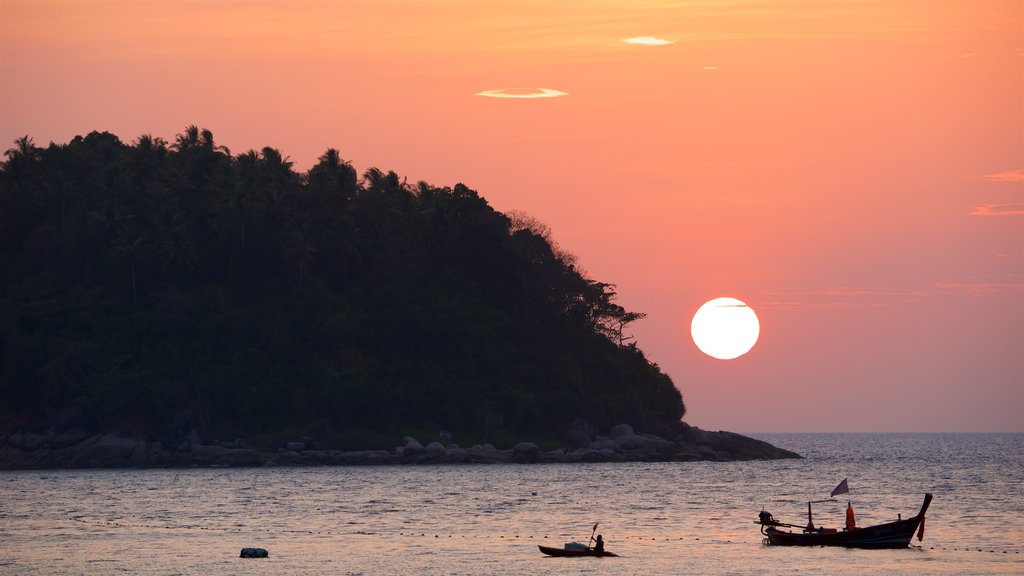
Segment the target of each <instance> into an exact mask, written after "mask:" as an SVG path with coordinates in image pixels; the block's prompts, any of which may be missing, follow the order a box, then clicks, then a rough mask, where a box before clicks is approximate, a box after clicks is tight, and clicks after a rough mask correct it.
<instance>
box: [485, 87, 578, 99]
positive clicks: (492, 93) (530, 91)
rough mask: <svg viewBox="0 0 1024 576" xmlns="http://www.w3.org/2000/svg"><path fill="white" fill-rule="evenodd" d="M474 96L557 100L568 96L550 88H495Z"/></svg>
mask: <svg viewBox="0 0 1024 576" xmlns="http://www.w3.org/2000/svg"><path fill="white" fill-rule="evenodd" d="M475 95H476V96H483V97H485V98H558V97H560V96H568V95H569V93H568V92H562V91H561V90H554V89H552V88H496V89H494V90H484V91H483V92H477V93H476V94H475Z"/></svg>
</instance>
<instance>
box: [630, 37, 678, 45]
mask: <svg viewBox="0 0 1024 576" xmlns="http://www.w3.org/2000/svg"><path fill="white" fill-rule="evenodd" d="M622 41H623V42H625V43H626V44H639V45H641V46H664V45H666V44H674V43H675V42H674V41H673V40H664V39H662V38H655V37H654V36H633V37H631V38H623V39H622Z"/></svg>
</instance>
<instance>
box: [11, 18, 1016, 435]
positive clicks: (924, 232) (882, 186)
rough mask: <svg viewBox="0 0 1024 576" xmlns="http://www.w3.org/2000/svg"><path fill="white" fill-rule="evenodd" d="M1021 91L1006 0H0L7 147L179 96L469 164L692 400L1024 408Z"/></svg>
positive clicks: (896, 423) (418, 161)
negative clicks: (594, 289) (738, 315)
mask: <svg viewBox="0 0 1024 576" xmlns="http://www.w3.org/2000/svg"><path fill="white" fill-rule="evenodd" d="M636 36H650V37H654V38H658V39H663V40H667V41H670V42H671V43H666V44H662V45H637V44H627V43H625V42H623V41H622V40H623V39H624V38H628V37H636ZM502 88H515V89H520V92H522V91H524V90H527V91H528V90H532V89H539V88H547V89H550V90H554V91H559V92H564V93H566V94H565V95H562V96H558V97H552V98H535V99H514V98H490V97H486V96H479V95H477V94H478V93H480V92H484V91H488V90H498V89H502ZM1022 103H1024V3H1022V2H1020V1H1017V0H1006V1H995V2H986V1H983V0H963V1H951V2H944V1H940V0H934V1H925V0H914V1H903V2H901V1H898V0H880V1H878V2H870V1H861V0H856V1H854V0H850V1H845V0H828V1H825V0H821V1H805V2H801V1H772V2H761V1H757V0H751V1H736V2H731V1H728V0H677V1H663V2H658V1H651V0H645V1H635V0H619V1H607V0H606V1H574V2H558V1H537V2H531V1H522V0H516V1H508V2H504V1H488V2H480V1H477V0H452V1H387V0H371V1H337V2H334V1H318V2H290V1H289V2H271V1H260V2H248V1H239V2H230V1H207V2H187V1H173V2H163V1H153V0H151V1H144V2H115V1H97V2H93V1H87V0H80V1H73V2H51V1H49V0H31V1H21V0H0V143H6V144H5V145H4V147H5V148H6V147H9V146H10V145H12V144H13V141H14V139H15V138H17V137H20V136H23V135H26V134H27V135H29V136H31V137H33V138H34V139H35V141H36V143H37V144H40V145H45V144H47V143H49V142H51V141H54V142H66V141H67V140H69V139H71V138H73V137H74V136H75V135H78V134H85V133H87V132H89V131H91V130H108V131H111V132H113V133H115V134H118V135H119V136H121V138H122V139H124V140H126V141H131V140H133V139H134V138H136V137H138V136H139V135H141V134H144V133H150V134H153V135H155V136H162V137H163V138H165V139H168V140H173V138H174V136H175V135H176V134H178V133H180V132H181V131H182V130H183V128H184V127H185V126H186V125H189V124H197V125H199V126H201V127H204V128H209V129H211V130H212V131H213V132H214V135H215V136H216V137H217V139H218V140H220V143H221V144H224V145H227V146H228V147H230V148H231V150H232V151H233V152H234V153H241V152H244V151H246V150H248V149H251V148H256V149H259V148H261V147H263V146H268V145H269V146H273V147H276V148H278V149H280V150H281V151H282V153H283V154H285V155H286V156H290V157H291V159H292V160H293V161H294V162H295V163H296V167H297V168H300V169H306V168H308V167H309V166H310V165H311V164H312V163H313V162H314V161H315V159H316V157H317V156H319V155H320V154H322V153H323V152H324V151H325V150H326V149H327V148H329V147H335V148H337V149H339V150H340V151H341V154H342V157H343V158H345V159H347V160H349V161H351V162H352V163H353V165H354V166H355V167H356V168H357V169H358V170H359V171H360V172H362V171H365V170H366V169H367V168H370V167H373V166H376V167H379V168H382V169H385V170H395V171H396V172H398V173H399V174H400V175H402V176H405V177H407V178H408V180H409V181H410V182H416V181H418V180H426V181H428V182H430V183H432V184H435V185H438V186H450V185H454V184H455V183H457V182H464V183H465V184H467V185H468V186H470V187H472V188H474V189H476V190H478V191H479V192H480V193H481V194H482V195H483V196H484V197H485V198H487V199H488V201H489V202H490V203H491V204H492V205H493V206H494V207H495V208H496V209H498V210H502V211H511V210H521V211H524V212H526V213H528V214H530V215H532V216H534V217H536V218H538V219H539V220H541V221H543V222H545V223H546V224H548V225H549V226H550V227H551V228H552V230H553V232H554V237H555V239H556V240H557V241H558V242H559V243H560V245H561V247H562V248H563V249H564V250H566V251H568V252H572V253H574V254H576V255H577V256H578V257H579V261H580V263H581V265H582V266H583V267H584V268H585V269H587V270H588V271H589V272H590V273H591V274H592V276H593V277H594V278H596V279H598V280H601V281H604V282H611V283H614V284H616V285H617V286H618V292H619V295H620V300H619V301H620V303H621V304H623V305H624V306H626V308H627V309H631V310H636V311H642V312H646V313H647V314H648V317H647V318H646V319H645V320H642V321H641V322H639V323H637V324H636V325H635V326H634V328H635V330H634V332H635V334H636V336H637V340H638V342H639V345H640V347H641V348H642V349H643V350H644V351H645V352H646V353H647V355H648V356H649V357H650V358H651V359H652V360H653V361H655V362H657V363H658V364H659V365H660V366H661V367H662V369H663V370H665V371H666V372H667V373H668V374H669V375H670V376H671V377H672V378H673V380H674V381H675V382H676V385H677V386H678V387H679V388H680V389H681V390H682V392H683V397H684V399H685V401H686V403H687V408H688V414H687V417H686V420H687V421H688V422H690V423H691V424H694V425H697V426H701V427H703V428H707V429H727V430H735V431H876V430H877V431H1024V417H1021V413H1022V409H1024V104H1022ZM715 296H733V297H736V298H740V299H742V300H744V301H746V302H747V303H749V304H750V305H751V306H753V307H754V309H755V310H756V311H757V313H758V315H759V317H760V320H761V339H760V341H759V342H758V344H757V346H755V348H754V349H753V350H752V351H751V352H750V353H749V354H747V355H746V356H743V357H741V358H739V359H737V360H732V361H720V360H714V359H712V358H709V357H706V356H704V355H703V354H701V353H700V352H699V351H698V350H697V349H696V347H695V346H694V345H693V343H692V341H691V340H690V336H689V322H690V318H691V317H692V315H693V313H694V312H695V311H696V309H697V308H698V307H699V306H700V304H701V303H703V302H704V301H705V300H708V299H710V298H712V297H715Z"/></svg>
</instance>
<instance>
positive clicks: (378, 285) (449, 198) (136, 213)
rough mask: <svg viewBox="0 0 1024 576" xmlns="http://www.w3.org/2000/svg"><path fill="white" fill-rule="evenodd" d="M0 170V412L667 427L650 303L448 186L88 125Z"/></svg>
mask: <svg viewBox="0 0 1024 576" xmlns="http://www.w3.org/2000/svg"><path fill="white" fill-rule="evenodd" d="M5 157H6V160H5V161H4V162H3V163H2V164H0V414H3V415H4V416H5V421H9V422H26V423H29V424H26V425H28V426H34V427H35V428H36V429H39V430H42V431H45V430H48V429H50V428H53V429H55V430H60V429H67V428H69V427H79V428H87V429H89V430H92V431H105V430H122V431H129V432H130V433H133V434H144V435H147V436H149V437H150V438H153V439H159V440H161V441H162V442H165V443H166V444H167V445H177V444H180V443H181V442H182V441H183V439H184V438H186V437H187V436H188V435H189V434H190V433H191V432H193V431H195V432H196V433H200V434H203V435H206V436H208V437H210V438H213V437H220V438H232V439H233V438H238V437H245V438H248V439H249V440H250V441H252V442H254V443H258V442H261V441H265V442H271V443H272V442H274V441H279V440H280V438H281V437H282V435H288V434H296V433H306V434H317V435H320V436H321V437H322V442H323V443H324V444H326V445H334V446H343V447H344V446H348V447H353V448H367V447H385V448H389V447H391V446H393V443H394V442H395V441H396V440H395V439H396V438H400V437H401V436H402V435H405V434H419V435H426V434H436V431H438V430H442V429H443V430H448V431H451V432H453V433H455V434H456V435H458V436H459V437H460V438H462V439H464V441H467V442H470V441H476V440H481V441H482V440H489V441H511V440H515V439H522V438H524V437H526V438H534V439H544V438H550V439H555V438H558V437H559V435H560V434H561V432H562V431H563V430H564V429H565V427H566V426H568V425H569V423H571V422H574V421H578V420H580V419H583V420H586V421H588V422H590V424H591V425H593V426H596V427H598V428H607V427H609V426H611V425H613V424H616V423H619V422H628V423H630V424H632V425H633V426H634V427H636V428H638V429H640V430H645V429H654V428H657V427H658V426H661V425H664V424H665V423H671V422H674V421H678V419H679V418H681V417H682V415H683V413H684V410H685V407H684V405H683V402H682V398H681V396H680V394H679V392H678V390H677V389H676V388H675V386H674V385H673V384H672V381H671V380H670V379H669V378H668V377H667V376H666V375H665V374H663V373H662V372H661V371H660V369H659V368H658V367H657V366H656V365H654V364H653V363H651V362H649V361H648V360H647V359H646V358H645V357H644V355H643V353H642V352H641V351H640V349H639V348H638V347H637V346H636V343H635V342H632V337H631V336H629V335H628V334H626V333H625V329H626V327H627V326H628V325H629V324H630V323H632V322H635V321H637V320H639V319H641V318H643V317H644V315H643V314H642V313H638V312H631V311H627V310H625V309H624V308H623V307H622V306H620V305H618V304H617V303H616V302H615V297H616V294H615V287H614V285H612V284H609V283H604V282H599V281H597V280H594V279H592V278H590V277H589V276H588V275H586V274H585V273H583V272H582V271H581V269H580V267H579V265H578V262H577V259H576V258H575V257H574V256H572V255H571V254H570V253H568V252H566V251H564V250H562V249H560V248H559V247H558V245H557V244H556V243H555V241H554V238H553V234H552V232H551V230H550V229H549V228H548V227H547V226H545V225H544V224H543V223H541V222H539V221H537V220H536V219H533V218H530V217H529V216H527V215H525V214H522V213H514V212H513V213H509V214H508V215H506V214H503V213H501V212H498V211H495V210H494V209H493V208H491V207H490V206H489V205H488V203H487V201H486V200H485V199H484V198H483V197H482V196H481V195H480V194H478V193H477V192H476V191H475V190H473V189H471V188H469V187H468V186H465V185H464V184H455V185H454V186H452V187H437V186H433V185H431V184H429V183H427V182H417V183H416V184H415V185H409V184H408V183H407V182H406V180H405V179H404V178H402V177H400V176H399V175H398V174H396V173H395V172H393V171H384V170H380V169H377V168H370V169H368V170H366V171H365V172H364V173H363V175H362V176H361V177H360V176H359V173H358V172H357V171H356V170H355V169H354V168H353V167H352V166H351V165H350V164H349V163H348V162H346V161H344V160H343V159H342V158H341V156H340V154H339V153H338V152H337V150H334V149H329V150H327V151H326V152H325V153H324V154H323V155H322V156H321V157H320V158H319V159H318V161H317V163H316V164H315V165H314V166H313V167H312V168H310V169H309V170H308V171H307V172H305V173H303V174H300V173H297V172H296V171H295V169H294V166H293V164H292V162H291V161H290V160H289V159H288V158H287V157H286V156H284V155H282V154H281V152H280V151H278V150H277V149H275V148H272V147H264V148H262V149H260V150H259V151H255V150H250V151H247V152H245V153H242V154H239V155H238V156H232V155H231V154H230V152H229V151H228V150H227V149H226V148H224V147H223V146H219V145H218V144H216V142H215V141H214V138H213V134H212V132H210V131H209V130H205V129H200V128H199V127H197V126H194V125H193V126H187V127H186V128H185V129H184V130H183V131H182V133H181V134H178V135H177V136H176V137H175V139H174V142H173V143H172V144H170V145H168V144H167V143H166V142H164V141H163V140H162V139H160V138H156V137H153V136H151V135H143V136H140V137H138V138H137V139H136V140H135V141H134V142H133V143H131V144H124V143H122V142H121V140H120V139H118V138H117V137H116V136H114V135H113V134H109V133H106V132H93V133H90V134H87V135H85V136H79V137H76V138H74V139H72V140H71V141H70V142H68V143H66V144H50V145H49V146H48V147H45V148H39V147H36V146H35V145H34V144H33V143H32V140H31V138H29V137H27V136H26V137H23V138H19V139H18V140H17V141H16V142H15V145H14V146H13V147H12V148H10V149H9V150H7V152H6V156H5Z"/></svg>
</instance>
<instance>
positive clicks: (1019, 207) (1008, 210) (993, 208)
mask: <svg viewBox="0 0 1024 576" xmlns="http://www.w3.org/2000/svg"><path fill="white" fill-rule="evenodd" d="M970 214H971V216H1024V203H1022V202H1008V203H1005V204H979V205H977V206H975V207H974V208H973V209H972V210H971V212H970Z"/></svg>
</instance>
